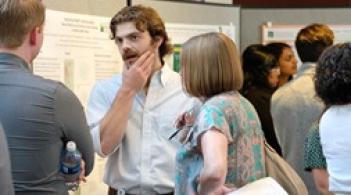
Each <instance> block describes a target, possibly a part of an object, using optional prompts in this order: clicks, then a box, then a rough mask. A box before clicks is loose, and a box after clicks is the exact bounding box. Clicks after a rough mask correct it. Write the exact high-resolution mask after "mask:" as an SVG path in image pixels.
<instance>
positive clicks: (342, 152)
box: [315, 42, 351, 194]
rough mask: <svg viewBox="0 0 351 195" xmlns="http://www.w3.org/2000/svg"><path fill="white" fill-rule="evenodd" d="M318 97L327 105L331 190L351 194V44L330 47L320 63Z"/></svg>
mask: <svg viewBox="0 0 351 195" xmlns="http://www.w3.org/2000/svg"><path fill="white" fill-rule="evenodd" d="M315 88H316V92H317V95H318V97H320V98H321V99H322V101H323V102H324V104H325V105H326V110H325V112H324V113H323V115H322V117H321V119H320V122H319V127H320V138H321V139H320V140H321V144H322V150H323V154H324V156H325V158H326V161H327V165H328V166H327V170H328V173H329V191H330V192H332V193H333V194H351V169H350V168H349V167H350V163H351V158H350V152H351V141H350V136H351V131H350V126H351V120H350V118H351V90H350V88H351V43H350V42H346V43H341V44H337V45H335V46H333V47H330V48H328V49H327V50H326V51H324V52H323V54H322V56H321V57H320V58H319V60H318V66H317V69H316V76H315Z"/></svg>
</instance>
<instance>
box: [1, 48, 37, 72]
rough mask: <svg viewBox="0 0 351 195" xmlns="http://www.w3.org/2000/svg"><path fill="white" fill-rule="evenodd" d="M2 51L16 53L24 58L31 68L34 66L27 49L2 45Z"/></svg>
mask: <svg viewBox="0 0 351 195" xmlns="http://www.w3.org/2000/svg"><path fill="white" fill-rule="evenodd" d="M0 53H10V54H13V55H16V56H18V57H20V58H22V59H23V60H24V61H25V62H26V63H27V64H28V65H29V66H30V67H29V68H32V65H31V60H30V59H31V58H30V54H29V53H28V52H25V50H24V49H23V48H21V47H19V48H16V49H9V48H5V47H0Z"/></svg>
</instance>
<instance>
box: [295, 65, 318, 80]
mask: <svg viewBox="0 0 351 195" xmlns="http://www.w3.org/2000/svg"><path fill="white" fill-rule="evenodd" d="M316 66H317V64H316V63H312V62H305V63H303V64H302V65H301V66H300V68H299V69H298V71H297V74H296V77H299V76H301V75H303V74H308V73H312V74H313V73H314V72H315V69H316Z"/></svg>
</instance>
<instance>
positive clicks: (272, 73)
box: [241, 44, 282, 155]
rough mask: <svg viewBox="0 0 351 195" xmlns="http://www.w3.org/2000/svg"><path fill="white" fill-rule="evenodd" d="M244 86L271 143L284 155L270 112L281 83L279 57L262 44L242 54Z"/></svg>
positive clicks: (247, 49) (244, 91) (255, 45)
mask: <svg viewBox="0 0 351 195" xmlns="http://www.w3.org/2000/svg"><path fill="white" fill-rule="evenodd" d="M242 60H243V69H244V87H243V88H242V90H241V93H242V94H243V95H244V96H245V97H246V98H247V99H248V100H249V101H250V102H251V103H252V105H253V106H254V107H255V109H256V111H257V113H258V116H259V118H260V121H261V125H262V130H263V132H264V135H265V138H266V140H267V142H268V143H269V145H271V146H272V147H273V148H274V149H275V150H276V151H277V153H278V154H279V155H282V152H281V148H280V145H279V143H278V140H277V137H276V135H275V131H274V126H273V120H272V115H271V112H270V107H271V97H272V94H273V92H274V91H275V89H276V88H277V86H278V83H279V74H280V70H279V66H278V64H277V59H276V58H275V57H274V56H273V55H272V54H271V53H270V52H269V50H268V48H267V47H266V46H264V45H261V44H253V45H250V46H248V47H247V48H246V49H245V50H244V52H243V55H242Z"/></svg>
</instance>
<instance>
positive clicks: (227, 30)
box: [165, 23, 237, 72]
mask: <svg viewBox="0 0 351 195" xmlns="http://www.w3.org/2000/svg"><path fill="white" fill-rule="evenodd" d="M165 25H166V31H167V33H168V36H169V38H170V39H171V43H172V44H173V47H174V52H173V55H171V56H169V58H167V59H166V62H167V64H168V65H170V66H171V67H172V68H173V70H175V71H176V72H179V70H180V52H181V46H182V44H183V43H184V42H186V41H187V40H188V39H189V38H191V37H193V36H196V35H200V34H203V33H209V32H221V33H224V34H226V35H227V36H228V37H230V38H231V39H232V40H233V41H234V42H237V40H236V33H235V30H236V29H235V26H234V25H233V24H229V25H199V24H180V23H166V24H165Z"/></svg>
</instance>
